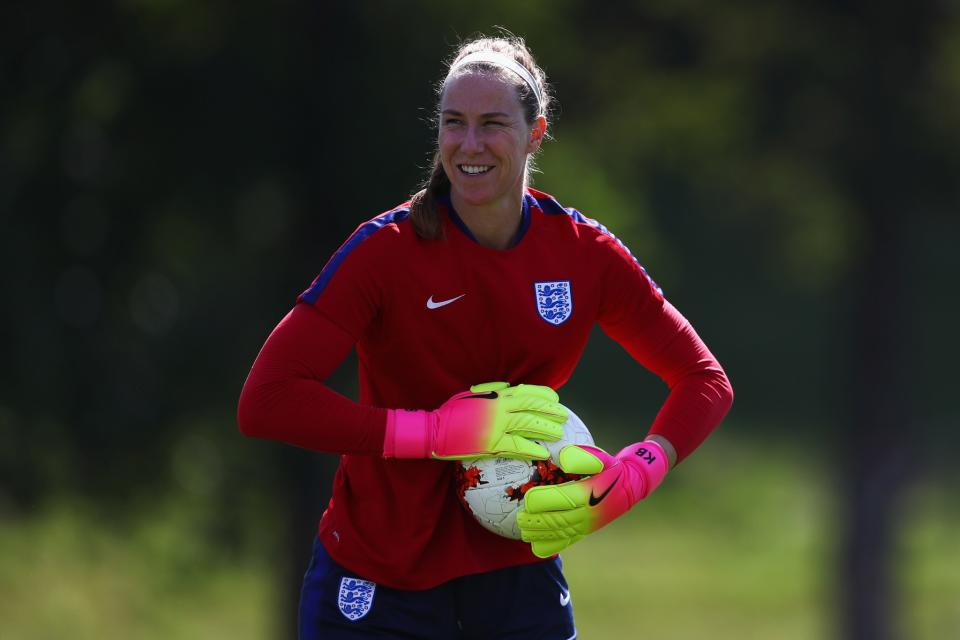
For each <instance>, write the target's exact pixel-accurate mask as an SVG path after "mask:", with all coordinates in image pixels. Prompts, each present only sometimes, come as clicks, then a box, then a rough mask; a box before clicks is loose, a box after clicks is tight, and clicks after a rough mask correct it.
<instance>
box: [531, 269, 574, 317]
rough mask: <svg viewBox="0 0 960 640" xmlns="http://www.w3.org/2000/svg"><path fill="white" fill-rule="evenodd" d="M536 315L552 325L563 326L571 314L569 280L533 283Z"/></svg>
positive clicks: (571, 302) (571, 303) (571, 295)
mask: <svg viewBox="0 0 960 640" xmlns="http://www.w3.org/2000/svg"><path fill="white" fill-rule="evenodd" d="M533 290H534V293H535V294H536V298H537V313H539V314H540V317H541V318H543V319H544V320H546V321H547V322H549V323H550V324H552V325H558V324H563V323H564V322H566V321H567V320H568V319H569V318H570V314H571V313H573V293H572V292H571V290H570V281H569V280H557V281H554V282H535V283H534V285H533Z"/></svg>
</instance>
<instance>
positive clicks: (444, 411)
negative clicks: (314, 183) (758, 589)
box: [238, 38, 732, 640]
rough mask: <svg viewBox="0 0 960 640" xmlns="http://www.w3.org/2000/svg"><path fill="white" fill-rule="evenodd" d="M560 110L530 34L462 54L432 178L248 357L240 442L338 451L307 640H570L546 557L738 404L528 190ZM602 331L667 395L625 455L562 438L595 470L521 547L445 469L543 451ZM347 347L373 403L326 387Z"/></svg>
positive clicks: (339, 260)
mask: <svg viewBox="0 0 960 640" xmlns="http://www.w3.org/2000/svg"><path fill="white" fill-rule="evenodd" d="M549 100H550V97H549V91H548V89H547V85H546V82H545V78H544V74H543V72H542V70H541V69H540V68H539V67H538V66H537V65H536V63H535V62H534V60H533V56H532V55H531V54H530V51H529V50H528V49H527V47H526V46H525V44H524V43H523V41H522V40H520V39H518V38H482V39H479V40H475V41H472V42H469V43H467V44H465V45H464V46H462V47H461V48H460V49H459V51H458V52H457V54H456V56H455V57H454V58H453V62H452V64H451V65H450V68H449V71H448V73H447V74H446V75H445V78H444V81H443V83H442V85H441V87H440V92H439V101H438V107H437V115H438V120H437V151H436V153H435V157H434V163H433V167H432V169H431V174H430V178H429V179H428V181H427V185H426V187H425V188H424V189H423V190H421V191H420V192H418V193H417V194H416V195H414V196H413V198H412V199H411V201H410V202H406V203H403V204H401V205H399V206H398V207H396V208H394V209H391V210H390V211H387V212H386V213H384V214H382V215H379V216H377V217H375V218H373V219H371V220H368V221H367V222H364V223H362V224H361V225H360V226H359V227H358V228H357V230H356V231H355V232H354V233H353V234H352V235H351V236H350V237H349V238H348V239H347V241H346V242H344V244H343V245H342V246H341V247H340V249H338V250H337V252H336V253H335V254H334V255H333V257H331V258H330V260H329V261H328V262H327V264H326V266H324V268H323V270H322V271H321V272H320V275H319V276H317V278H316V279H315V280H314V282H313V284H312V285H311V286H310V287H309V288H308V289H307V290H306V291H304V292H303V293H302V294H301V295H300V297H299V298H298V303H297V304H296V305H295V307H294V308H293V309H292V310H291V311H290V313H289V314H287V316H286V317H285V318H284V319H283V320H282V321H281V322H280V324H279V325H278V326H277V327H276V329H274V331H273V333H272V334H271V335H270V337H269V338H268V339H267V342H266V344H264V346H263V349H262V350H261V352H260V354H259V355H258V356H257V360H256V362H254V365H253V368H252V369H251V371H250V374H249V376H248V378H247V381H246V383H245V384H244V388H243V391H242V393H241V396H240V407H239V411H238V421H239V424H240V429H241V431H243V433H245V434H247V435H251V436H257V437H264V438H270V439H275V440H281V441H284V442H287V443H290V444H293V445H296V446H300V447H304V448H307V449H311V450H314V451H324V452H332V453H337V454H341V457H340V466H339V468H338V470H337V475H336V478H335V480H334V488H333V498H332V500H331V501H330V504H329V506H328V508H327V510H326V511H325V512H324V514H323V516H322V518H321V521H320V525H319V531H318V535H317V539H316V542H315V545H314V554H313V558H312V561H311V563H310V568H309V569H308V571H307V574H306V576H305V578H304V584H303V591H302V598H301V606H300V637H301V638H319V637H324V638H362V637H421V638H500V637H539V638H551V639H553V638H556V639H558V640H559V639H563V640H569V639H571V638H574V637H575V636H576V628H575V626H574V621H573V608H572V604H571V596H570V592H569V589H568V586H567V582H566V580H565V578H564V576H563V572H562V569H561V564H560V560H559V558H558V557H557V556H556V554H557V553H558V552H559V551H561V550H563V549H564V548H566V547H567V546H569V545H571V544H573V543H574V542H576V541H578V540H579V539H581V538H583V537H584V536H586V535H587V534H589V533H591V532H593V531H595V530H597V529H599V528H600V527H602V526H604V525H606V524H608V523H610V522H611V521H613V520H614V519H616V518H618V517H619V516H621V515H623V514H624V513H625V512H626V511H627V510H629V509H630V508H631V507H632V506H633V504H634V503H636V502H637V501H639V500H641V499H643V498H644V497H646V496H647V495H649V494H650V493H651V492H652V491H653V490H654V489H656V487H657V486H658V485H659V484H660V482H661V480H663V478H664V476H665V474H666V473H667V470H668V469H669V468H670V467H671V466H672V465H673V464H675V463H676V462H677V461H678V460H681V459H683V458H684V457H685V456H687V455H689V454H690V453H691V452H692V451H693V450H694V449H695V448H696V447H697V446H698V445H699V444H700V443H701V442H702V441H703V440H704V438H706V437H707V435H708V434H709V433H710V432H711V431H712V430H713V429H714V428H715V427H716V426H717V425H718V424H719V422H720V421H721V419H722V418H723V416H724V415H725V414H726V412H727V410H728V409H729V407H730V402H731V400H732V391H731V388H730V384H729V382H728V380H727V378H726V375H725V374H724V372H723V369H722V368H721V367H720V365H719V363H718V362H717V360H716V358H714V356H713V355H712V354H711V353H710V351H709V350H708V349H707V347H706V345H704V344H703V342H702V341H701V340H700V338H699V337H698V336H697V334H696V332H695V331H694V330H693V328H692V327H691V326H690V324H689V323H688V322H687V321H686V319H684V318H683V316H681V315H680V313H679V312H677V310H676V309H674V308H673V306H672V305H671V304H670V303H669V302H667V301H666V300H665V299H664V297H663V295H662V293H661V291H660V289H659V288H658V287H657V286H656V284H655V283H654V282H653V280H651V279H650V277H649V276H648V275H647V273H646V271H645V270H644V268H643V267H642V266H640V263H639V262H638V261H637V260H636V258H634V256H633V255H632V254H631V253H630V251H629V250H628V249H627V248H626V247H625V246H624V245H623V244H622V243H621V242H620V241H619V240H617V239H616V238H615V237H614V236H613V234H611V233H610V232H609V231H608V230H607V229H606V228H604V227H603V226H602V225H600V224H599V223H597V222H596V221H594V220H591V219H590V218H587V217H586V216H584V215H582V214H581V213H580V212H579V211H577V210H575V209H569V208H564V207H563V206H561V205H560V204H559V203H558V202H557V201H556V200H555V199H554V198H553V197H552V196H550V195H547V194H545V193H542V192H540V191H536V190H534V189H532V188H530V187H529V185H528V173H529V168H530V161H531V157H532V155H533V154H534V153H535V152H536V151H537V150H538V149H539V148H540V146H541V144H542V143H543V140H544V136H545V135H546V132H547V114H548V107H549ZM598 324H599V325H600V326H601V327H602V328H603V329H604V331H606V333H607V334H608V335H609V336H611V337H612V338H613V339H614V340H617V341H618V342H619V343H620V344H621V345H623V347H624V348H625V349H626V350H627V351H628V352H629V353H630V354H631V355H632V356H633V357H634V358H635V359H636V360H637V362H638V363H639V364H641V365H642V366H643V367H645V368H647V369H648V370H650V371H652V372H654V373H655V374H657V375H659V376H660V377H661V378H662V379H663V380H664V382H665V383H666V384H667V385H668V386H669V387H670V393H669V395H668V398H667V401H666V402H665V404H664V406H663V408H662V409H661V410H660V412H659V413H658V414H657V417H656V419H655V420H654V422H653V424H652V425H649V427H646V428H643V429H642V431H641V433H644V434H645V435H643V436H642V439H641V441H639V442H636V443H634V444H631V445H628V446H626V447H624V448H623V449H622V450H621V451H620V452H619V453H618V454H616V455H610V454H608V453H607V452H605V451H603V450H602V449H598V448H596V447H592V446H585V445H568V446H566V447H563V448H562V449H561V450H560V452H559V454H558V461H557V462H558V464H559V466H560V468H561V470H562V471H564V472H567V473H572V474H579V475H584V476H589V477H586V478H584V479H582V480H578V481H575V482H568V483H565V484H559V485H553V486H542V487H535V488H533V489H530V490H529V491H528V492H527V494H526V496H525V507H524V508H525V511H524V512H521V513H519V514H518V516H517V522H518V525H519V527H520V531H521V535H522V540H513V539H508V538H503V537H500V536H497V535H496V534H494V533H491V532H490V531H488V530H487V529H485V528H483V527H482V526H481V525H480V524H479V523H478V522H477V521H476V520H475V519H474V518H473V516H472V515H471V514H470V513H469V512H468V511H467V510H466V509H463V508H462V507H461V505H460V504H459V502H458V496H457V492H456V469H457V464H456V462H455V461H457V460H464V459H472V458H478V457H507V458H517V459H522V460H538V459H546V458H547V457H548V454H549V452H548V450H547V448H546V447H544V446H543V444H542V443H543V442H554V441H556V440H558V439H559V438H560V437H561V436H562V435H563V427H562V424H563V423H564V421H565V420H566V417H567V414H568V411H567V409H566V408H565V407H564V406H563V405H562V404H560V403H559V397H558V395H557V393H556V391H555V390H556V389H559V388H560V387H562V386H563V385H564V383H566V381H567V380H568V379H569V377H570V375H571V374H572V373H573V370H574V368H575V367H576V365H577V362H578V361H579V359H580V355H581V354H582V352H583V349H584V347H585V345H586V343H587V339H588V337H589V335H590V333H591V331H592V329H593V327H594V326H595V325H598ZM354 347H356V349H357V353H358V356H359V362H360V401H359V402H353V401H351V400H348V399H346V398H344V397H342V396H340V395H338V394H336V393H335V392H333V391H332V390H331V389H330V388H329V387H327V386H326V384H325V381H326V379H327V377H328V376H329V375H330V374H331V373H332V372H333V371H334V370H335V369H336V368H337V366H339V364H340V363H341V362H342V361H343V359H344V358H345V357H346V356H347V354H348V353H349V352H350V350H351V349H353V348H354ZM490 381H494V382H490ZM497 381H509V382H497ZM511 383H512V384H513V385H515V386H511ZM384 407H394V408H389V409H388V408H384ZM491 593H495V594H497V597H498V605H497V607H496V614H495V615H491V608H490V607H489V606H488V603H489V601H490V594H491Z"/></svg>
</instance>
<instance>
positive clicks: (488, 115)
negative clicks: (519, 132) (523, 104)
mask: <svg viewBox="0 0 960 640" xmlns="http://www.w3.org/2000/svg"><path fill="white" fill-rule="evenodd" d="M440 113H441V114H445V115H451V116H462V115H463V114H462V113H460V112H459V111H457V110H456V109H444V110H443V111H441V112H440ZM480 117H481V118H509V117H510V114H509V113H504V112H503V111H491V112H490V113H481V114H480Z"/></svg>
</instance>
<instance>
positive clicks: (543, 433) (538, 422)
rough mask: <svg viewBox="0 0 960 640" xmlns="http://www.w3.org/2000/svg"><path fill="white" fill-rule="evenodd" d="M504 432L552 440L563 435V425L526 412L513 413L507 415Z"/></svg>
mask: <svg viewBox="0 0 960 640" xmlns="http://www.w3.org/2000/svg"><path fill="white" fill-rule="evenodd" d="M503 431H504V433H509V434H513V435H518V436H523V437H524V438H536V439H539V440H546V441H547V442H554V441H556V440H559V439H560V438H562V437H563V425H560V424H557V423H555V422H550V421H549V420H544V419H543V418H541V417H539V416H535V415H531V414H528V413H515V414H512V415H510V416H508V417H507V422H506V425H505V426H504V429H503Z"/></svg>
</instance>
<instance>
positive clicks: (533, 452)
mask: <svg viewBox="0 0 960 640" xmlns="http://www.w3.org/2000/svg"><path fill="white" fill-rule="evenodd" d="M494 449H495V450H494V451H493V452H492V453H493V454H494V455H495V456H505V457H508V458H517V459H518V460H546V459H547V458H549V457H550V452H549V451H548V450H547V448H546V447H545V446H543V445H542V444H538V443H536V442H534V441H533V440H528V439H527V438H524V437H522V436H519V435H513V434H507V435H505V436H503V437H502V438H500V441H499V442H497V445H496V447H495V448H494ZM491 457H492V456H491Z"/></svg>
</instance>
